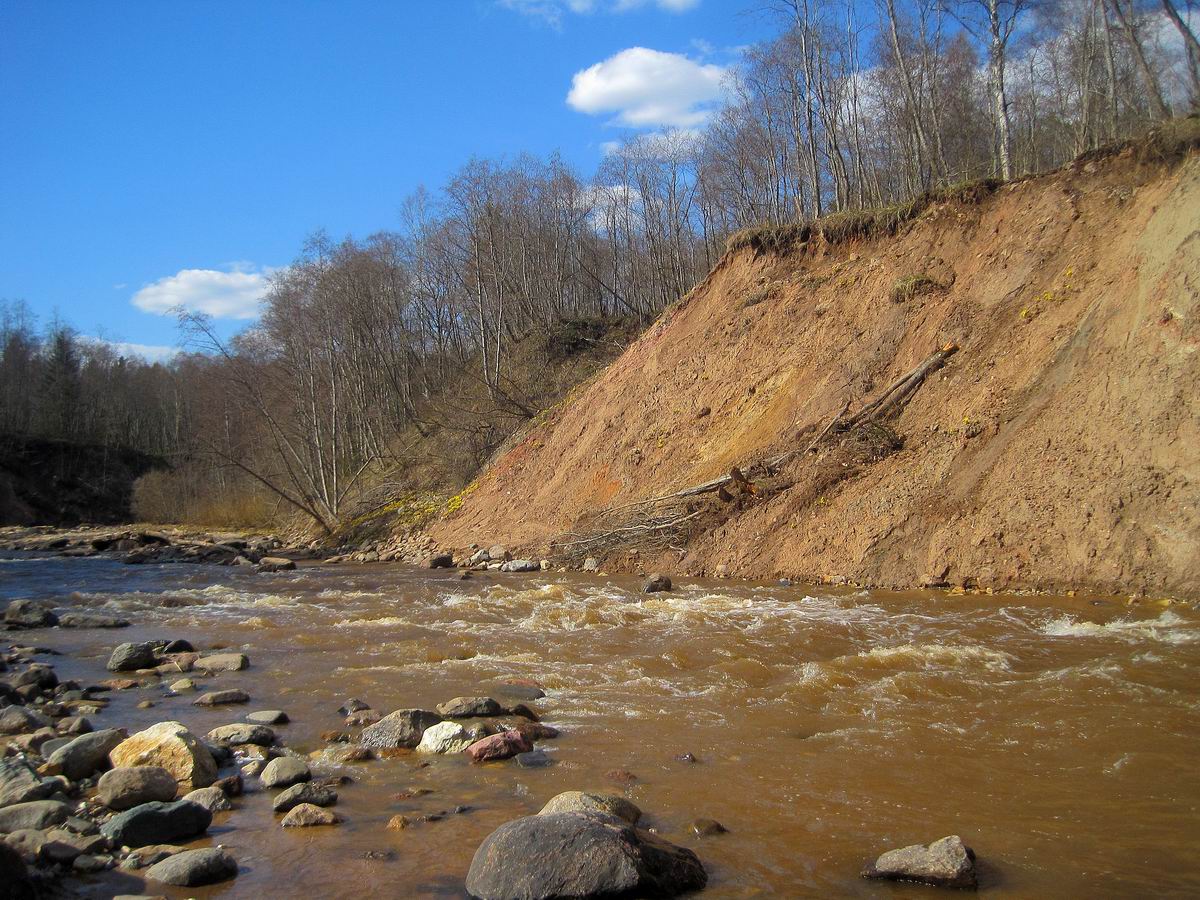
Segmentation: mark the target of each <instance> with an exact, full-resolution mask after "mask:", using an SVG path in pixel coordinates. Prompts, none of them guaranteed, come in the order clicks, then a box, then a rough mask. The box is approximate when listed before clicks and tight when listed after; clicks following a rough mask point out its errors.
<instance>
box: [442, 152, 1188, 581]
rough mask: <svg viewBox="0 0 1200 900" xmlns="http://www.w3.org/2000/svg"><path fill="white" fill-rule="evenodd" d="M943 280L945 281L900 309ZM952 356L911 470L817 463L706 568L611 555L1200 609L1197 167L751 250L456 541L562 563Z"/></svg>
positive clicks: (937, 211)
mask: <svg viewBox="0 0 1200 900" xmlns="http://www.w3.org/2000/svg"><path fill="white" fill-rule="evenodd" d="M922 274H923V275H926V276H928V277H930V278H932V279H935V280H936V281H938V282H939V283H941V285H943V287H942V288H940V289H935V290H933V291H931V292H927V293H921V294H918V295H916V296H914V297H912V298H910V299H907V300H904V301H901V302H897V301H895V300H893V299H892V296H891V294H892V287H893V285H894V284H895V282H896V281H897V279H901V278H906V277H909V276H913V275H922ZM748 301H749V303H748ZM951 341H954V342H957V343H958V344H959V345H960V347H961V351H960V352H959V353H958V354H957V355H955V356H954V357H952V358H951V359H950V361H949V363H948V364H947V366H946V367H945V368H944V369H943V370H942V371H941V372H939V373H937V374H936V375H934V376H932V377H931V378H930V379H929V380H928V381H927V382H926V383H925V384H924V386H923V387H922V388H921V389H920V390H919V391H918V392H917V393H916V395H915V396H914V397H913V399H912V400H911V402H910V403H909V405H908V406H907V407H906V408H905V409H904V410H903V412H902V413H901V414H900V415H899V416H898V417H896V418H895V419H894V421H892V423H891V424H892V426H893V427H894V429H895V431H896V433H897V434H898V435H899V436H900V437H901V438H902V439H903V448H902V449H900V450H899V451H897V452H895V453H892V454H891V455H888V456H886V457H885V458H884V459H882V460H879V461H877V462H872V463H866V464H862V465H854V464H848V467H843V468H846V472H845V477H841V478H840V480H839V479H830V478H828V477H827V476H828V468H829V466H830V465H837V466H841V461H839V458H838V457H830V458H824V457H823V458H814V457H812V456H809V457H804V458H802V459H801V460H799V461H798V462H796V463H795V464H793V465H792V466H790V467H789V469H788V471H787V473H786V474H787V475H788V478H789V479H794V480H795V485H794V486H792V487H790V488H788V489H784V490H780V491H778V492H776V493H773V494H770V495H768V496H762V497H759V498H755V499H753V500H752V501H751V502H748V503H745V504H731V505H730V506H729V510H728V512H727V513H726V514H725V515H723V516H718V517H716V518H712V517H710V518H709V519H708V520H707V521H708V522H709V524H708V526H707V527H705V528H702V529H700V530H699V531H698V532H697V533H694V534H693V535H692V536H691V540H690V543H689V544H688V546H687V547H686V553H680V552H675V551H668V552H667V553H666V554H665V555H660V556H658V557H656V558H653V559H646V558H645V557H643V558H641V559H640V560H638V561H637V562H635V561H632V560H630V559H629V558H627V557H624V558H616V559H610V560H608V561H607V564H609V565H615V566H622V565H625V566H632V565H641V566H644V567H645V568H650V567H652V566H662V567H665V568H666V569H667V570H669V571H670V570H673V571H684V572H688V573H691V574H697V575H698V574H704V573H708V574H711V573H713V572H714V570H715V569H716V567H717V566H718V565H721V564H724V565H726V566H728V567H729V569H730V571H731V574H734V575H744V576H757V577H767V576H780V575H787V576H791V577H795V578H802V579H820V578H823V577H830V576H843V577H845V578H848V579H849V580H851V581H854V582H856V583H862V584H871V585H878V586H895V587H901V586H910V585H914V584H917V583H921V582H922V581H923V580H927V576H929V575H935V576H936V575H942V574H943V573H944V575H945V580H946V581H948V582H949V583H951V584H965V585H967V586H971V585H977V586H979V587H982V588H993V587H994V588H997V589H999V588H1005V587H1008V588H1015V587H1022V588H1038V589H1049V590H1068V589H1073V588H1074V589H1090V590H1098V591H1103V592H1106V593H1125V592H1130V591H1133V592H1139V593H1153V594H1161V593H1165V594H1172V595H1176V596H1184V597H1198V596H1200V483H1198V481H1200V392H1198V390H1197V387H1198V385H1200V354H1197V347H1198V346H1200V158H1197V157H1196V156H1195V155H1194V154H1193V155H1192V156H1191V157H1189V158H1186V159H1185V160H1184V161H1182V162H1180V163H1177V164H1175V165H1173V166H1164V165H1149V164H1144V163H1141V162H1138V161H1137V157H1136V154H1134V153H1133V152H1132V151H1126V152H1125V153H1123V154H1121V155H1117V156H1114V157H1110V158H1106V159H1099V160H1095V161H1092V162H1088V163H1085V162H1082V161H1080V162H1077V163H1075V164H1074V165H1072V166H1070V167H1067V168H1066V169H1064V170H1061V171H1059V172H1056V173H1053V174H1051V175H1046V176H1042V177H1038V178H1034V179H1029V180H1025V181H1022V182H1018V183H1014V184H1010V185H1007V186H1004V187H1001V188H1000V189H999V190H998V191H996V192H995V193H994V194H991V195H990V196H987V197H986V198H985V199H983V200H982V201H981V202H978V203H969V202H968V203H963V202H957V201H951V202H943V203H938V204H935V205H933V206H932V207H930V208H929V209H927V210H926V211H925V212H924V213H923V214H922V215H921V216H919V217H918V218H917V219H916V220H914V221H912V222H910V223H909V224H907V225H905V226H902V227H901V229H900V231H899V233H898V234H896V235H895V236H894V237H879V238H874V239H868V240H859V241H853V242H848V243H841V244H838V245H827V244H823V243H822V242H820V241H813V242H810V244H809V246H808V248H807V249H803V250H798V251H795V252H792V253H790V254H788V255H784V256H779V255H775V254H765V255H761V256H758V255H756V254H755V253H754V252H753V251H751V250H741V251H738V252H735V253H732V254H729V255H728V256H726V258H725V259H723V260H722V261H721V262H720V263H719V264H718V265H717V267H716V268H715V269H714V271H713V272H712V273H711V274H710V276H709V277H708V279H707V280H706V281H705V282H704V283H703V284H702V285H700V286H699V287H698V288H697V289H696V290H695V291H694V292H693V293H692V294H691V295H690V296H689V297H688V298H687V299H686V300H685V301H684V302H683V303H681V304H679V305H678V306H676V307H675V308H673V309H671V310H669V311H668V312H667V313H666V314H664V315H663V317H662V319H661V320H660V321H659V322H658V323H656V324H655V325H654V326H653V327H652V328H651V329H650V330H649V331H647V332H646V334H645V335H644V336H643V337H642V338H641V339H640V340H638V341H637V342H636V343H635V344H634V345H632V346H631V347H630V348H629V349H628V351H627V352H625V353H624V354H623V355H622V356H621V357H620V358H619V359H618V360H617V361H616V362H614V363H613V364H612V365H611V366H610V367H609V368H608V369H607V370H606V371H605V372H604V373H603V374H602V375H601V376H600V377H599V378H597V379H595V380H594V381H593V382H592V383H590V384H589V385H588V386H586V388H584V389H582V390H580V391H578V392H577V394H576V396H574V397H572V398H571V399H570V400H569V401H568V402H567V403H566V404H565V405H563V406H562V407H561V408H559V409H557V410H555V412H554V413H553V414H552V415H551V416H549V417H548V421H546V422H544V423H541V424H539V425H538V426H536V427H534V428H532V429H531V430H530V431H529V432H528V434H527V435H526V436H525V437H524V439H523V440H521V441H519V442H518V443H516V444H515V445H514V446H513V447H512V449H510V450H509V451H508V452H507V453H505V454H504V455H503V456H501V457H500V458H499V459H497V460H496V461H495V462H494V464H493V465H492V466H491V467H490V468H489V469H487V470H486V472H485V473H484V475H483V476H482V477H481V478H480V480H479V482H478V485H477V487H476V489H475V490H473V491H472V492H471V493H469V494H468V495H467V496H466V498H465V502H464V504H463V506H462V508H461V510H459V511H458V512H457V513H455V514H454V515H452V516H450V517H448V518H447V519H445V520H443V521H441V522H438V523H436V524H435V525H434V526H433V528H432V534H433V536H434V538H435V539H436V540H438V541H439V542H440V543H441V544H443V545H445V546H448V547H454V548H463V547H466V546H467V545H469V544H471V543H478V544H480V545H482V546H488V545H490V544H493V543H497V542H502V543H507V544H509V545H510V546H514V547H520V548H524V549H527V550H529V551H531V552H545V550H546V548H547V546H548V544H549V541H550V540H552V539H553V538H554V537H556V536H558V535H561V534H562V533H563V532H566V531H571V530H576V529H577V528H578V527H580V526H579V523H580V521H581V519H586V517H588V516H590V515H592V514H594V513H596V512H597V511H598V510H601V509H604V508H605V507H608V506H614V505H619V504H622V503H627V502H629V501H632V500H638V499H643V498H647V497H653V496H656V495H660V494H663V493H666V492H669V491H673V490H676V489H678V488H682V487H686V486H688V485H691V484H695V483H698V482H701V481H704V480H706V479H709V478H712V477H714V476H717V475H720V474H722V473H724V472H727V471H728V470H729V469H730V467H731V466H733V465H745V464H746V463H747V462H748V461H752V460H755V459H762V458H764V457H766V456H770V455H773V454H775V453H778V452H781V451H783V450H786V449H789V448H792V447H796V446H802V445H803V444H805V443H807V441H808V439H809V437H808V436H811V435H814V434H815V433H816V431H817V430H818V429H820V428H822V427H823V426H824V425H825V424H826V423H827V422H828V421H829V420H830V418H831V417H832V416H833V414H834V413H836V412H837V410H838V409H839V408H841V406H842V404H843V403H844V402H845V401H846V400H848V399H849V400H851V401H852V409H856V408H858V406H859V405H861V404H862V403H864V402H866V401H868V400H870V399H872V398H873V397H875V396H876V395H877V394H878V393H879V392H880V391H881V390H882V389H883V388H884V387H886V386H887V385H888V384H890V383H891V382H892V381H893V380H894V379H895V378H897V377H898V376H900V375H902V374H903V373H904V372H906V371H907V370H909V369H911V368H912V367H913V366H915V365H916V364H917V363H918V362H920V361H921V360H922V359H924V358H925V357H927V356H928V355H929V354H930V353H931V352H933V351H934V350H936V349H937V348H938V347H939V346H941V345H943V344H946V343H947V342H951ZM704 407H708V408H709V409H710V410H711V411H710V412H709V413H708V414H707V415H700V414H699V413H700V411H701V410H702V408H704ZM798 435H800V436H799V437H798ZM825 456H826V457H829V454H826V455H825ZM831 460H832V462H831ZM823 465H824V466H825V469H824V472H825V474H824V475H819V474H818V473H819V471H821V470H822V466H823ZM713 502H716V501H713Z"/></svg>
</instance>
